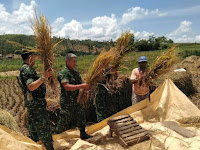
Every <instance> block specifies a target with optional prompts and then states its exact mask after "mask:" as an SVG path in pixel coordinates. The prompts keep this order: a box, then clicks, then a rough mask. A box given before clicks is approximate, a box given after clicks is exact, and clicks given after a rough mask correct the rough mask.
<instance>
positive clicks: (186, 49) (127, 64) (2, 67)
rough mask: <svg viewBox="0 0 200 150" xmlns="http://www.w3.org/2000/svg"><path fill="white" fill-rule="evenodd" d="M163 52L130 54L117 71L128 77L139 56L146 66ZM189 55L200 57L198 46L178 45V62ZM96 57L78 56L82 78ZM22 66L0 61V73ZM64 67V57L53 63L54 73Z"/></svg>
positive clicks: (11, 61) (78, 65) (199, 46)
mask: <svg viewBox="0 0 200 150" xmlns="http://www.w3.org/2000/svg"><path fill="white" fill-rule="evenodd" d="M162 52H164V50H159V51H145V52H130V53H128V54H126V55H125V57H124V58H123V59H122V63H121V65H120V68H119V71H120V73H121V74H127V75H130V74H131V71H132V70H133V69H134V68H136V67H138V64H137V60H138V58H139V57H140V56H143V55H144V56H146V57H147V59H148V65H151V64H152V63H153V62H154V61H155V60H156V58H157V57H158V56H159V55H160V54H161V53H162ZM191 55H198V56H199V55H200V44H194V43H193V44H190V43H186V44H179V50H178V57H179V59H180V61H181V60H182V59H184V58H185V57H187V56H191ZM96 57H97V55H83V56H78V59H77V68H76V69H77V70H78V71H79V72H80V73H81V75H82V76H84V75H85V74H86V73H87V71H88V69H89V67H90V66H91V65H92V63H93V62H94V60H95V58H96ZM21 64H22V60H12V59H10V60H8V59H6V60H0V72H2V71H11V70H19V68H20V66H21ZM40 65H41V62H40V61H36V65H35V68H36V70H37V71H38V72H40V70H41V69H40V68H41V67H40ZM64 67H65V57H59V58H57V59H56V60H55V62H54V69H55V70H56V72H58V71H60V70H61V69H63V68H64Z"/></svg>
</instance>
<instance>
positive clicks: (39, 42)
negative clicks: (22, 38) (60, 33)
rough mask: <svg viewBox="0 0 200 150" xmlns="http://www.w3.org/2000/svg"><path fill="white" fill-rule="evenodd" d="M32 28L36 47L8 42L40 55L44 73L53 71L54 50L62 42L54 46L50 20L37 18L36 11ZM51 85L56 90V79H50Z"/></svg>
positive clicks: (42, 17)
mask: <svg viewBox="0 0 200 150" xmlns="http://www.w3.org/2000/svg"><path fill="white" fill-rule="evenodd" d="M31 24H32V25H31V28H32V30H33V32H34V35H35V41H36V47H28V46H24V45H22V44H19V43H17V42H13V41H8V42H9V43H10V44H12V45H15V46H17V47H22V48H24V49H26V50H27V51H29V52H35V53H38V54H39V57H40V59H41V60H42V64H43V65H42V66H43V68H42V70H43V72H44V71H47V70H49V71H52V72H54V71H53V59H54V53H53V51H54V49H55V47H56V46H57V45H58V44H59V43H60V42H61V41H60V42H58V43H56V44H53V42H52V39H51V27H50V24H49V22H48V20H47V19H46V18H45V17H44V16H43V15H42V14H40V16H39V17H38V16H37V13H36V10H35V15H34V18H33V19H32V20H31ZM49 83H50V86H51V88H52V89H55V82H54V77H51V78H49Z"/></svg>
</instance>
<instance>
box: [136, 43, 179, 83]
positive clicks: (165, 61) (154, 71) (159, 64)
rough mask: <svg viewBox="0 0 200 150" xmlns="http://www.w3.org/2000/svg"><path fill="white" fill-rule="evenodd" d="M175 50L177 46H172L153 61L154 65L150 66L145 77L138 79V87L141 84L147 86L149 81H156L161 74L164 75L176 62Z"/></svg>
mask: <svg viewBox="0 0 200 150" xmlns="http://www.w3.org/2000/svg"><path fill="white" fill-rule="evenodd" d="M176 49H177V46H176V45H173V46H172V47H171V48H170V49H168V50H166V51H165V52H164V53H163V54H162V55H161V56H159V57H158V58H157V59H156V60H155V63H153V64H152V65H151V66H150V68H149V70H148V72H147V75H146V76H145V77H144V78H141V79H140V81H139V82H140V86H141V85H142V84H143V83H144V84H149V83H150V82H151V80H153V79H156V78H157V77H158V76H160V75H162V74H163V73H166V72H167V71H168V69H169V68H170V67H171V66H172V65H173V64H175V62H176V61H177V55H176Z"/></svg>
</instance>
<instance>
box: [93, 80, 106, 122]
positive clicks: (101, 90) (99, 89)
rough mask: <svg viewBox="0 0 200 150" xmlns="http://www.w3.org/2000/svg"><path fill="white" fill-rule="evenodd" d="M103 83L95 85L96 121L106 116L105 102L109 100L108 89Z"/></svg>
mask: <svg viewBox="0 0 200 150" xmlns="http://www.w3.org/2000/svg"><path fill="white" fill-rule="evenodd" d="M105 86H106V85H104V84H101V83H99V84H97V85H96V96H95V107H96V114H97V121H98V122H100V121H102V120H104V119H106V118H107V117H109V116H108V110H107V107H106V106H107V102H108V101H109V94H108V90H107V88H106V87H105Z"/></svg>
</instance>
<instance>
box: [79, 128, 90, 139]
mask: <svg viewBox="0 0 200 150" xmlns="http://www.w3.org/2000/svg"><path fill="white" fill-rule="evenodd" d="M79 130H80V137H81V139H82V140H85V139H89V138H91V137H92V136H90V135H88V134H87V133H86V132H85V127H82V128H80V129H79Z"/></svg>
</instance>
